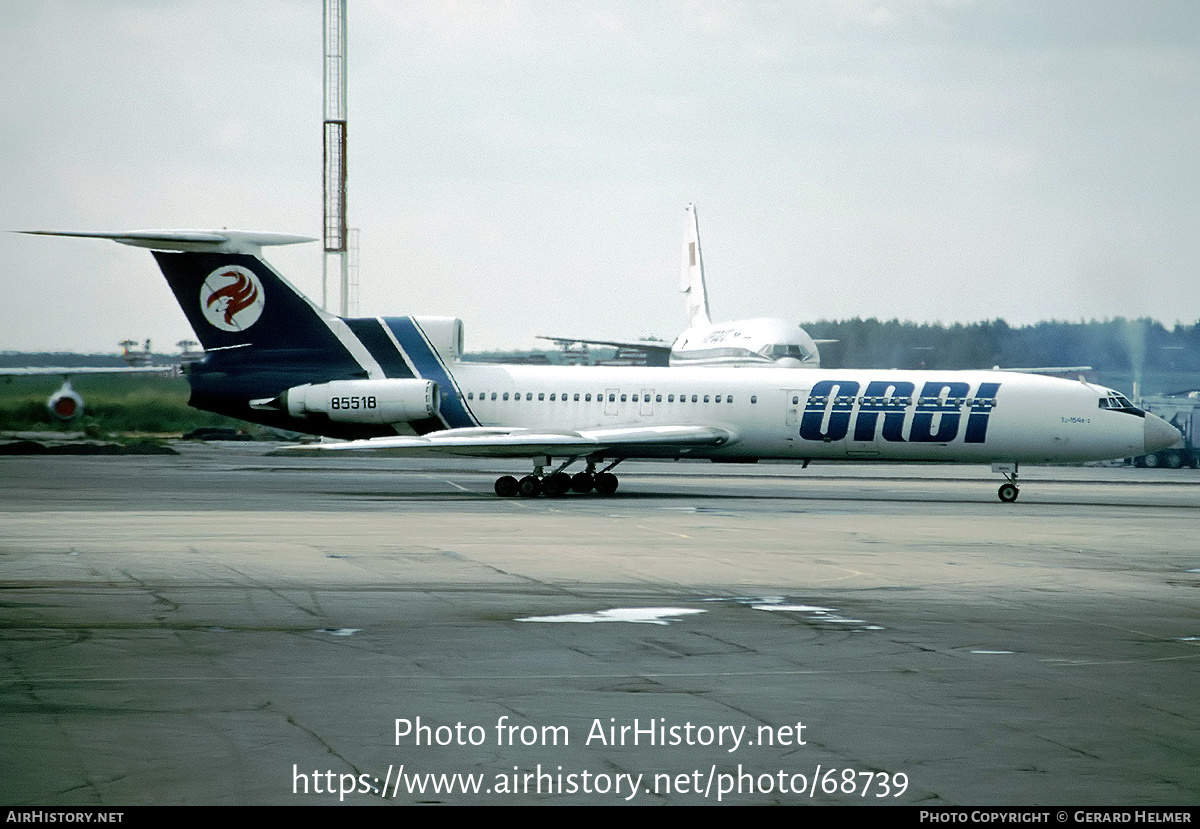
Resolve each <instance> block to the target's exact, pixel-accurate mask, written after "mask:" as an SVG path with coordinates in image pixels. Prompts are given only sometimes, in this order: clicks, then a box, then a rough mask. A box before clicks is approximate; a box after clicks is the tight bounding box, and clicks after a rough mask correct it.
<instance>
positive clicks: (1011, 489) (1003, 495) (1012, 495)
mask: <svg viewBox="0 0 1200 829" xmlns="http://www.w3.org/2000/svg"><path fill="white" fill-rule="evenodd" d="M1020 492H1021V490H1019V489H1017V487H1016V485H1015V484H1000V493H999V495H1000V500H1001V501H1003V502H1004V503H1006V504H1011V503H1012V502H1013V501H1015V500H1017V495H1019V494H1020Z"/></svg>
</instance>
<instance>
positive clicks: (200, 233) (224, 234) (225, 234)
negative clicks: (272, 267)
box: [18, 230, 316, 255]
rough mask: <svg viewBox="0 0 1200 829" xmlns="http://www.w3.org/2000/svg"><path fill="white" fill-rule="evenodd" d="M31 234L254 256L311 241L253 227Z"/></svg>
mask: <svg viewBox="0 0 1200 829" xmlns="http://www.w3.org/2000/svg"><path fill="white" fill-rule="evenodd" d="M18 233H27V234H30V235H32V236H76V237H82V238H86V239H112V240H113V241H114V242H120V243H121V244H122V245H132V246H134V247H138V248H150V249H151V250H171V251H180V252H193V253H249V254H254V255H257V254H258V253H259V252H260V251H261V249H262V248H263V246H265V245H294V244H297V243H299V242H315V241H316V239H311V238H309V237H307V236H292V235H290V234H287V233H262V232H259V231H253V230H130V231H126V232H123V233H90V232H86V231H69V230H21V231H18Z"/></svg>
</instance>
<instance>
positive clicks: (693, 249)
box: [539, 204, 836, 368]
mask: <svg viewBox="0 0 1200 829" xmlns="http://www.w3.org/2000/svg"><path fill="white" fill-rule="evenodd" d="M686 213H687V221H686V223H685V224H684V231H683V259H682V265H681V267H680V278H679V290H680V291H682V292H683V294H684V295H685V300H684V301H685V305H686V308H687V315H688V327H687V328H686V329H685V330H684V331H683V333H682V334H680V335H679V336H678V337H676V338H675V340H674V342H672V343H669V344H668V343H666V342H656V341H653V340H585V339H580V338H578V337H575V338H571V337H548V336H544V335H539V336H540V339H543V340H550V341H551V342H554V343H557V344H558V345H559V346H561V347H563V348H567V347H570V346H571V345H574V344H576V343H580V344H587V345H603V346H613V347H615V348H617V349H622V350H625V351H627V352H641V353H643V354H645V355H646V360H647V363H648V364H649V365H655V366H666V365H671V366H757V367H759V368H762V367H767V366H774V367H776V368H819V367H820V365H821V354H820V351H819V350H818V348H817V344H818V343H831V342H836V340H814V339H813V338H812V337H810V336H809V334H808V332H807V331H805V330H804V329H803V328H802V327H801V326H799V325H798V324H796V323H794V322H789V321H788V320H784V319H779V318H776V317H757V318H755V319H745V320H733V321H731V322H717V323H714V322H713V321H712V314H711V312H710V311H709V306H708V288H707V287H706V286H705V282H704V259H703V257H702V255H701V253H700V226H699V223H698V221H697V219H696V207H695V205H692V204H689V205H688V206H687V208H686Z"/></svg>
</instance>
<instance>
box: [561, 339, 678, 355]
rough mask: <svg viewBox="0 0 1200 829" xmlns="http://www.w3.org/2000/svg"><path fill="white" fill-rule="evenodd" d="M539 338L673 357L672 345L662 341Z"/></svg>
mask: <svg viewBox="0 0 1200 829" xmlns="http://www.w3.org/2000/svg"><path fill="white" fill-rule="evenodd" d="M537 338H538V339H539V340H549V341H550V342H552V343H557V344H559V345H574V344H575V343H580V344H583V345H605V346H610V347H612V348H636V349H638V350H639V351H645V352H646V353H647V354H662V355H664V356H667V357H669V356H670V355H671V343H667V342H662V341H661V340H657V341H656V340H585V339H581V338H579V337H547V336H546V335H545V334H538V335H537Z"/></svg>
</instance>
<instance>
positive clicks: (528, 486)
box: [517, 475, 542, 498]
mask: <svg viewBox="0 0 1200 829" xmlns="http://www.w3.org/2000/svg"><path fill="white" fill-rule="evenodd" d="M517 494H518V495H520V496H521V497H522V498H536V497H538V496H539V495H541V494H542V482H541V481H539V480H538V479H537V478H535V477H534V476H533V475H526V476H525V477H524V478H522V479H521V480H519V481H517Z"/></svg>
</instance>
